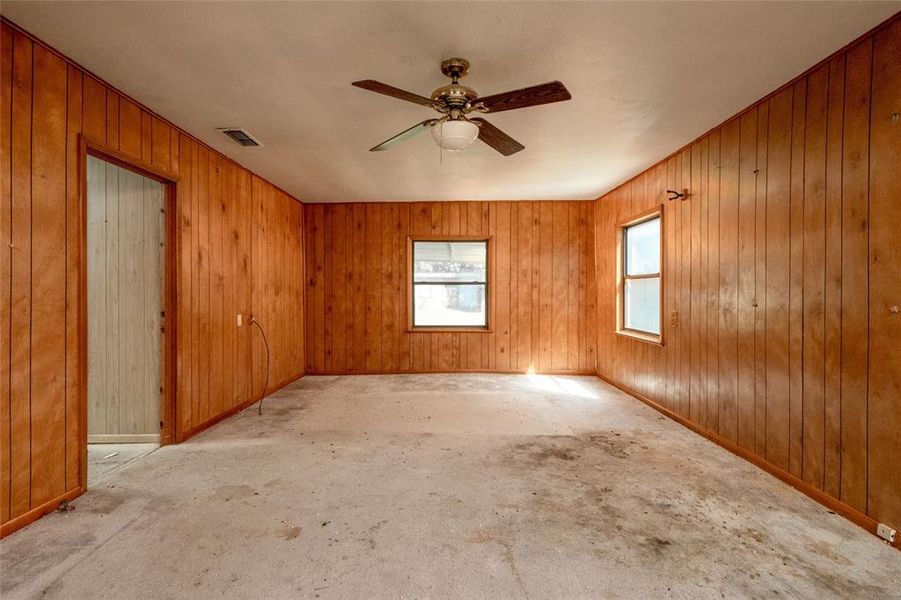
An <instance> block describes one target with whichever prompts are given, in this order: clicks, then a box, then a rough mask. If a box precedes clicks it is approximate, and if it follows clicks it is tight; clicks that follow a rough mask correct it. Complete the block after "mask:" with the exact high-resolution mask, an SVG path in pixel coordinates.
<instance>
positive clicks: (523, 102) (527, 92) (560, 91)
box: [476, 81, 572, 113]
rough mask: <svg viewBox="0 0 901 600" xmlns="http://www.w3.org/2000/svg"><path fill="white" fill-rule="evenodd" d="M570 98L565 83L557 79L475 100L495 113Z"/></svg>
mask: <svg viewBox="0 0 901 600" xmlns="http://www.w3.org/2000/svg"><path fill="white" fill-rule="evenodd" d="M571 98H572V95H571V94H570V93H569V90H568V89H566V86H565V85H563V84H562V83H560V82H559V81H551V82H550V83H542V84H541V85H533V86H532V87H527V88H522V89H521V90H513V91H512V92H504V93H502V94H494V95H492V96H485V97H484V98H479V99H478V100H476V104H482V105H483V106H484V107H485V108H486V109H488V112H489V113H496V112H501V111H503V110H514V109H517V108H526V107H528V106H538V105H540V104H550V103H551V102H561V101H563V100H569V99H571Z"/></svg>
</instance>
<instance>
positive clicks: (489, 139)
mask: <svg viewBox="0 0 901 600" xmlns="http://www.w3.org/2000/svg"><path fill="white" fill-rule="evenodd" d="M470 121H475V122H476V123H477V124H478V125H479V139H480V140H482V141H483V142H485V143H486V144H488V145H489V146H491V147H492V148H494V149H495V150H497V151H498V152H500V153H501V154H503V155H504V156H510V155H511V154H516V153H517V152H519V151H520V150H524V149H525V146H523V145H522V144H520V143H519V142H517V141H516V140H514V139H513V138H512V137H510V136H509V135H507V134H506V133H504V132H503V131H501V130H500V129H498V128H497V127H495V126H494V125H492V124H491V123H489V122H488V121H486V120H485V119H480V118H478V117H476V118H473V119H470Z"/></svg>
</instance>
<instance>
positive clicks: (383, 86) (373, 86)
mask: <svg viewBox="0 0 901 600" xmlns="http://www.w3.org/2000/svg"><path fill="white" fill-rule="evenodd" d="M351 85H354V86H356V87H358V88H363V89H364V90H369V91H370V92H375V93H377V94H384V95H386V96H391V97H392V98H397V99H398V100H406V101H407V102H413V103H414V104H421V105H422V106H429V107H431V106H433V105H434V104H435V103H434V102H432V100H431V99H429V98H426V97H425V96H420V95H419V94H414V93H413V92H407V91H405V90H402V89H400V88H396V87H393V86H390V85H388V84H387V83H382V82H380V81H376V80H374V79H364V80H363V81H354V82H353V83H352V84H351Z"/></svg>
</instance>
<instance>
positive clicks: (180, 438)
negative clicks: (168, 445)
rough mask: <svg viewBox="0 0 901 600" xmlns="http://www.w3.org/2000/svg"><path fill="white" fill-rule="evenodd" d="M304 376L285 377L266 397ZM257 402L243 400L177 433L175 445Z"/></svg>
mask: <svg viewBox="0 0 901 600" xmlns="http://www.w3.org/2000/svg"><path fill="white" fill-rule="evenodd" d="M305 375H306V373H303V372H301V373H299V374H297V375H291V376H289V377H287V378H286V379H284V380H282V381H280V382H278V383H276V384H274V385H272V386H271V387H270V389H269V391H268V392H269V393H268V394H267V395H269V394H274V393H275V392H277V391H279V390H280V389H282V388H283V387H285V386H286V385H288V384H290V383H294V382H295V381H297V380H298V379H302V378H303V377H304V376H305ZM259 401H260V399H259V398H251V399H250V400H245V401H244V402H242V403H241V404H238V405H237V406H233V407H231V408H230V409H228V410H226V411H224V412H222V413H220V414H218V415H216V416H215V417H213V418H211V419H210V420H208V421H206V422H205V423H201V424H200V425H198V426H196V427H194V428H192V429H189V430H188V431H185V432H179V433H178V435H177V437H176V440H175V443H177V444H178V443H181V442H184V441H185V440H188V439H190V438H192V437H194V436H195V435H197V434H198V433H201V432H202V431H206V430H207V429H209V428H210V427H212V426H213V425H215V424H217V423H219V422H220V421H224V420H225V419H227V418H229V417H230V416H232V415H235V414H237V413H239V412H241V411H242V410H244V409H245V408H248V407H250V406H253V405H254V404H256V403H257V402H259Z"/></svg>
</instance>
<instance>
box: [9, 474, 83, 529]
mask: <svg viewBox="0 0 901 600" xmlns="http://www.w3.org/2000/svg"><path fill="white" fill-rule="evenodd" d="M83 493H84V489H82V487H81V486H78V487H76V488H72V489H71V490H69V491H68V492H66V493H65V494H62V495H60V496H57V497H56V498H53V499H52V500H48V501H47V502H44V503H43V504H41V505H40V506H37V507H35V508H32V509H31V510H29V511H28V512H26V513H23V514H21V515H19V516H18V517H15V518H13V519H10V520H9V521H7V522H6V523H3V524H2V525H0V539H2V538H5V537H6V536H8V535H10V534H11V533H14V532H16V531H18V530H20V529H22V528H23V527H25V526H26V525H30V524H31V523H34V522H35V521H37V520H38V519H40V518H41V517H43V516H44V515H49V514H50V513H52V512H53V511H55V510H56V509H57V508H59V504H60V502H65V501H67V500H73V499H75V498H77V497H79V496H81V495H82V494H83Z"/></svg>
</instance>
